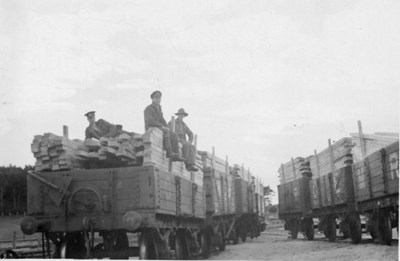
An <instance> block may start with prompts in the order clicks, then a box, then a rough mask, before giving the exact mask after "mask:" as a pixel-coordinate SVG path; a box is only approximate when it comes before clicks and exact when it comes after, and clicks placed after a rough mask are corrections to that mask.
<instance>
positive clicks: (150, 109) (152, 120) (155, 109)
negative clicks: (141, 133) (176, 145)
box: [144, 103, 168, 131]
mask: <svg viewBox="0 0 400 261" xmlns="http://www.w3.org/2000/svg"><path fill="white" fill-rule="evenodd" d="M163 126H165V127H168V125H167V122H166V121H165V119H164V116H163V113H162V110H161V106H160V105H157V104H154V103H152V104H150V105H149V106H147V107H146V109H145V110H144V129H145V130H146V131H147V130H148V129H149V128H150V127H163Z"/></svg>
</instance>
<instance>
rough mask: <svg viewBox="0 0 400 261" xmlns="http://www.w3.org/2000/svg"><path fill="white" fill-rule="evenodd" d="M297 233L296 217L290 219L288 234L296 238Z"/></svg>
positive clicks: (297, 223)
mask: <svg viewBox="0 0 400 261" xmlns="http://www.w3.org/2000/svg"><path fill="white" fill-rule="evenodd" d="M298 233H299V222H298V221H297V219H292V220H291V222H290V236H291V237H292V238H293V239H296V238H297V234H298Z"/></svg>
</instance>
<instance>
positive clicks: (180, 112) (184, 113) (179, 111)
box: [175, 108, 189, 117]
mask: <svg viewBox="0 0 400 261" xmlns="http://www.w3.org/2000/svg"><path fill="white" fill-rule="evenodd" d="M179 114H183V115H184V116H185V117H186V116H188V115H189V114H187V113H186V112H185V110H184V109H183V108H180V109H179V110H178V112H177V113H175V115H179Z"/></svg>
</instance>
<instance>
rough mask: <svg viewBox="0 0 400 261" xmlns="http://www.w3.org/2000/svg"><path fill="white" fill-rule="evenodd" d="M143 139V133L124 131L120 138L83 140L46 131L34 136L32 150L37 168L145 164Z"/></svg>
mask: <svg viewBox="0 0 400 261" xmlns="http://www.w3.org/2000/svg"><path fill="white" fill-rule="evenodd" d="M140 139H141V135H138V136H135V135H134V136H130V135H127V134H121V135H120V136H118V137H117V138H101V139H100V141H98V140H93V139H89V140H85V141H82V140H77V139H75V140H70V139H68V138H66V137H63V136H57V135H55V134H52V133H45V134H43V135H36V136H35V137H34V139H33V142H32V144H31V150H32V152H33V155H34V157H35V158H36V163H35V170H36V171H55V170H68V169H72V168H94V167H97V168H102V167H121V166H133V165H141V160H142V159H141V158H142V155H143V142H142V141H141V140H140ZM140 150H142V151H140Z"/></svg>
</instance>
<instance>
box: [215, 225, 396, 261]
mask: <svg viewBox="0 0 400 261" xmlns="http://www.w3.org/2000/svg"><path fill="white" fill-rule="evenodd" d="M393 231H394V233H395V234H396V236H397V232H395V230H393ZM398 249H399V248H398V240H393V242H392V246H384V245H379V244H378V243H376V242H373V241H372V239H370V237H369V236H368V235H365V236H363V241H362V243H361V244H358V245H355V244H352V243H351V242H350V240H348V239H345V240H343V239H342V240H340V239H339V240H337V242H334V243H332V242H329V241H328V240H327V239H326V238H324V236H323V235H316V238H315V240H314V241H308V240H306V239H305V238H304V237H303V235H299V237H298V239H290V238H288V233H287V232H286V231H283V229H282V228H269V229H267V230H266V231H264V232H262V234H261V236H260V237H258V238H257V239H252V240H247V242H245V243H239V244H237V245H232V244H229V245H227V246H226V249H225V251H223V252H221V253H218V254H215V255H213V256H212V257H211V258H210V259H212V260H296V261H298V260H306V261H312V260H315V261H317V260H318V261H319V260H360V261H361V260H379V261H383V260H391V261H393V260H398Z"/></svg>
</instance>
